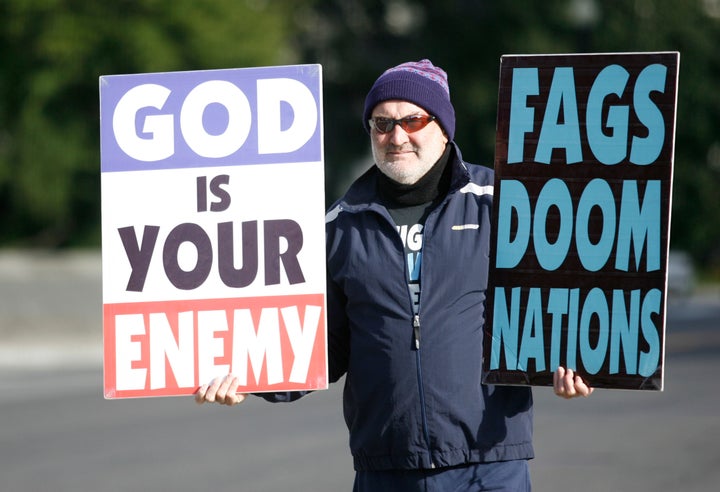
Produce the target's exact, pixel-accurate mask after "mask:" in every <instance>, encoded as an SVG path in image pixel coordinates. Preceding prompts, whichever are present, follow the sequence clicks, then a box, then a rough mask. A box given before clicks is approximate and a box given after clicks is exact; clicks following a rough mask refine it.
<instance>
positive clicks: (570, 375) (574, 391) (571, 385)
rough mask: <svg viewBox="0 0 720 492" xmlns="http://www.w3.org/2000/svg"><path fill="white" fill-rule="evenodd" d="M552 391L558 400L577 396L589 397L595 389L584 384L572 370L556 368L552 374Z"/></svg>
mask: <svg viewBox="0 0 720 492" xmlns="http://www.w3.org/2000/svg"><path fill="white" fill-rule="evenodd" d="M553 389H554V390H555V394H556V395H557V396H559V397H560V398H565V399H568V400H569V399H570V398H575V397H578V396H585V397H587V396H590V395H591V394H592V392H593V391H595V388H591V387H589V386H588V385H587V384H585V381H583V380H582V378H581V377H580V376H578V375H576V374H575V372H574V371H573V370H572V369H565V368H564V367H558V368H557V371H555V374H553Z"/></svg>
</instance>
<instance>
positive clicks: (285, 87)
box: [100, 65, 322, 172]
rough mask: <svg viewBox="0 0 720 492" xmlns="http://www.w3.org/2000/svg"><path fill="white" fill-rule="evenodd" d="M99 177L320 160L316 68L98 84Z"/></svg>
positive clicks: (112, 79)
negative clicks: (125, 173) (114, 173)
mask: <svg viewBox="0 0 720 492" xmlns="http://www.w3.org/2000/svg"><path fill="white" fill-rule="evenodd" d="M100 124H101V135H100V138H101V149H102V152H101V157H102V171H103V172H117V171H139V170H153V169H176V168H194V167H210V166H237V165H245V164H279V163H291V162H315V161H320V160H321V159H322V95H321V67H320V65H295V66H280V67H266V68H243V69H228V70H208V71H195V72H167V73H150V74H136V75H110V76H104V77H101V78H100Z"/></svg>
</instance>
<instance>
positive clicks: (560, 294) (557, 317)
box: [548, 289, 569, 371]
mask: <svg viewBox="0 0 720 492" xmlns="http://www.w3.org/2000/svg"><path fill="white" fill-rule="evenodd" d="M568 294H569V291H568V289H550V297H549V299H548V313H550V314H551V315H552V337H551V339H550V370H551V371H554V370H555V369H557V368H558V366H560V340H561V337H562V317H563V315H565V314H568Z"/></svg>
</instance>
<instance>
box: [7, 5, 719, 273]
mask: <svg viewBox="0 0 720 492" xmlns="http://www.w3.org/2000/svg"><path fill="white" fill-rule="evenodd" d="M718 46H720V0H687V1H684V2H678V1H676V0H604V1H600V0H545V1H543V2H537V1H535V0H514V1H501V0H447V1H444V2H437V1H431V0H389V1H380V0H213V1H199V0H135V1H133V0H115V1H111V2H96V1H94V0H3V2H2V3H0V220H1V222H0V224H1V227H0V245H4V246H42V247H55V248H57V247H68V246H81V245H82V246H88V245H89V246H96V245H98V244H99V225H100V217H99V208H100V207H99V204H100V192H99V188H100V186H99V143H98V142H99V101H98V77H99V76H100V75H108V74H120V73H142V72H157V71H173V70H202V69H212V68H230V67H245V66H266V65H278V64H293V63H321V64H322V65H323V78H324V91H325V92H324V106H325V128H326V132H325V145H326V154H325V155H326V162H327V178H328V188H327V199H328V201H332V200H334V199H335V198H336V197H337V196H338V195H339V193H340V192H341V191H342V190H343V189H344V187H345V186H346V184H347V183H348V181H349V180H350V179H351V177H352V176H354V175H356V174H357V173H358V172H359V169H364V168H365V167H367V166H368V165H369V161H368V159H369V155H368V145H367V136H366V135H365V133H364V131H363V130H362V127H361V125H360V121H359V115H360V114H361V112H362V104H363V100H364V96H365V93H366V92H367V90H368V88H369V87H370V85H371V84H372V82H373V81H374V79H375V78H376V77H377V76H378V75H379V74H380V73H381V72H382V71H383V70H384V69H386V68H387V67H389V66H392V65H395V64H397V63H401V62H404V61H407V60H417V59H420V58H430V59H431V60H433V62H435V63H436V64H438V65H440V66H442V67H443V68H444V69H445V70H446V71H447V72H448V74H449V77H450V86H451V91H452V97H453V102H454V105H455V107H456V111H457V115H458V130H457V134H456V140H457V142H458V143H459V145H460V147H461V148H462V149H463V155H464V157H465V158H466V159H467V160H469V161H471V162H479V163H482V164H486V165H492V159H493V146H494V133H495V113H496V104H497V89H498V87H497V75H498V68H499V59H500V56H501V55H502V54H506V53H567V52H610V51H612V52H615V51H620V52H622V51H661V50H678V51H680V52H681V60H680V90H679V105H678V128H677V135H676V152H675V157H676V158H675V182H674V189H675V191H674V197H673V224H672V246H673V247H674V248H678V249H683V250H686V251H689V252H690V253H691V254H692V256H693V258H694V260H695V261H696V263H697V264H698V265H700V266H702V267H704V268H707V269H709V270H714V271H715V273H716V274H720V90H718V82H719V81H720V50H718V49H717V47H718Z"/></svg>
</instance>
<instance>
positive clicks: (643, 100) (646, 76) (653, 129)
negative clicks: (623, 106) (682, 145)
mask: <svg viewBox="0 0 720 492" xmlns="http://www.w3.org/2000/svg"><path fill="white" fill-rule="evenodd" d="M666 77H667V67H666V66H665V65H660V64H654V65H649V66H647V67H645V68H644V69H643V71H642V72H640V75H639V76H638V79H637V82H636V83H635V92H634V93H633V106H634V107H635V113H636V114H637V117H638V119H639V120H640V122H641V123H642V124H643V125H645V127H646V128H647V129H648V134H647V137H638V136H637V135H636V136H634V137H633V139H632V150H631V151H630V162H632V163H633V164H638V165H641V166H644V165H647V164H652V163H653V162H655V159H657V158H658V156H659V155H660V151H661V150H662V146H663V143H664V142H665V121H664V120H663V116H662V113H661V112H660V109H659V108H658V107H657V105H655V103H654V102H653V101H652V99H650V93H651V92H653V91H658V92H664V91H665V79H666Z"/></svg>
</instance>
